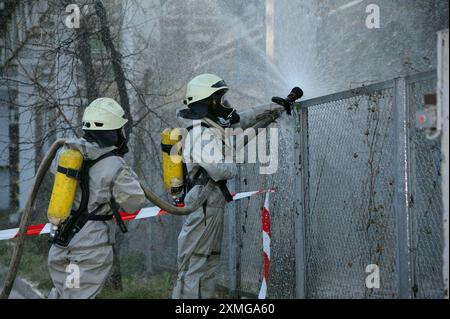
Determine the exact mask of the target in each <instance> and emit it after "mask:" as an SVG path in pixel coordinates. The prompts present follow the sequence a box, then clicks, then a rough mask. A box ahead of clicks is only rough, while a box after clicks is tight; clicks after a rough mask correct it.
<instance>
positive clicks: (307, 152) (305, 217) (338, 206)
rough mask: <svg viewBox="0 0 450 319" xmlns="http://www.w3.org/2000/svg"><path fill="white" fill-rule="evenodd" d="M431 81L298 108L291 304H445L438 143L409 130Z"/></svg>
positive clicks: (374, 88)
mask: <svg viewBox="0 0 450 319" xmlns="http://www.w3.org/2000/svg"><path fill="white" fill-rule="evenodd" d="M435 74H436V73H435V72H430V73H423V74H418V75H415V76H410V77H407V78H398V79H395V80H392V81H387V82H383V83H379V84H375V85H370V86H366V87H361V88H358V89H354V90H350V91H346V92H342V93H338V94H333V95H329V96H325V97H320V98H316V99H312V100H308V101H306V102H303V103H302V107H303V108H302V110H301V113H300V127H301V134H300V140H301V143H300V156H299V158H300V167H301V171H302V172H303V173H302V174H301V177H300V179H301V183H300V185H301V186H300V187H301V189H302V192H301V194H303V197H302V199H301V214H299V216H298V221H297V222H298V227H299V228H300V229H299V230H298V232H297V234H298V240H297V244H296V271H297V287H296V292H297V294H296V295H297V297H306V298H440V297H443V293H444V292H443V291H444V288H443V278H442V251H443V238H442V196H441V189H440V180H439V176H440V175H439V174H440V173H439V172H440V161H441V153H440V143H439V141H429V140H427V139H426V137H425V135H424V133H423V132H421V131H418V130H416V129H415V112H416V110H418V109H420V108H423V107H424V105H423V100H424V99H423V97H424V94H426V93H433V92H435V91H436V89H435V88H436V78H435ZM370 265H377V267H379V272H380V288H379V289H374V288H372V289H368V288H367V287H366V277H367V276H368V273H366V269H367V267H369V268H370ZM372 267H373V266H372ZM372 269H373V268H372ZM367 270H369V269H367Z"/></svg>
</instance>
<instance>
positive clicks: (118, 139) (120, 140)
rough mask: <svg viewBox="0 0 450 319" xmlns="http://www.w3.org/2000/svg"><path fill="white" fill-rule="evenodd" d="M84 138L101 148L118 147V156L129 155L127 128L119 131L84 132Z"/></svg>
mask: <svg viewBox="0 0 450 319" xmlns="http://www.w3.org/2000/svg"><path fill="white" fill-rule="evenodd" d="M83 138H84V139H85V140H86V141H88V142H91V143H92V142H95V143H97V144H98V145H99V146H100V147H102V148H103V147H111V146H116V147H117V154H118V155H120V156H123V155H125V154H126V153H128V151H129V149H128V146H127V142H128V140H127V138H126V132H125V127H122V128H120V129H118V130H106V131H94V130H84V136H83Z"/></svg>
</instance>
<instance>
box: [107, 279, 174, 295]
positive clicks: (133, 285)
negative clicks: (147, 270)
mask: <svg viewBox="0 0 450 319" xmlns="http://www.w3.org/2000/svg"><path fill="white" fill-rule="evenodd" d="M122 280H123V290H122V291H118V290H112V289H109V288H104V289H103V291H102V292H101V293H100V295H99V296H98V298H100V299H168V298H170V296H171V293H172V288H173V285H174V281H175V275H173V274H169V273H162V274H158V275H155V276H151V277H148V278H147V277H146V278H139V277H125V278H123V279H122Z"/></svg>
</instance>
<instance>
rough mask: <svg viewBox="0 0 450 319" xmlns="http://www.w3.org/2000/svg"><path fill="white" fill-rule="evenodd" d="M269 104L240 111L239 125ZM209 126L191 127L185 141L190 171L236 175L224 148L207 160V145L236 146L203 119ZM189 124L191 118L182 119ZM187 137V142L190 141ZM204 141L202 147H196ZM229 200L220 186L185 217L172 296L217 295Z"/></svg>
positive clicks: (215, 177) (189, 196)
mask: <svg viewBox="0 0 450 319" xmlns="http://www.w3.org/2000/svg"><path fill="white" fill-rule="evenodd" d="M268 110H270V108H263V109H249V110H247V111H246V112H243V113H240V114H239V115H240V118H241V122H240V125H239V126H240V127H241V128H243V129H246V128H247V127H249V126H250V125H252V123H254V122H255V119H256V114H257V113H262V112H264V111H268ZM202 122H204V123H206V124H208V125H209V126H210V128H205V127H201V128H198V129H195V128H194V129H192V130H191V131H190V132H189V136H188V137H187V138H186V139H185V143H184V145H183V158H184V159H190V160H192V162H194V163H187V164H186V166H187V170H188V172H192V171H193V170H194V171H195V170H196V169H198V166H201V167H203V168H204V169H205V170H206V172H207V173H208V175H209V176H210V178H212V179H213V180H214V181H216V182H217V181H223V180H230V179H233V178H234V177H235V176H236V174H237V166H236V164H235V163H234V162H233V163H226V162H225V161H224V159H225V154H226V153H224V152H222V153H218V152H213V153H214V155H215V156H214V157H215V158H214V159H213V161H211V158H208V161H207V162H204V158H202V150H203V149H204V147H205V146H206V145H209V147H211V144H215V146H216V147H217V148H222V146H223V148H224V150H226V148H229V147H234V146H233V145H229V144H228V143H225V144H224V143H223V142H222V141H223V133H224V132H223V129H222V128H221V127H220V126H218V125H217V124H215V123H214V122H212V121H210V120H209V119H203V120H202ZM181 123H183V124H185V125H186V127H187V126H189V125H192V121H189V122H187V121H186V120H181ZM205 132H206V134H208V135H207V136H211V137H212V138H211V139H209V140H208V139H204V140H203V139H202V138H201V134H205ZM187 141H188V142H187ZM197 143H199V144H201V146H202V147H201V148H199V147H196V146H198V145H199V144H197ZM202 188H203V186H201V185H197V186H195V187H194V188H192V190H191V191H190V192H189V193H188V194H187V196H186V198H185V203H186V204H187V205H189V204H191V203H192V202H193V201H194V200H195V199H196V198H197V197H198V195H199V194H200V193H201V191H202ZM225 205H226V200H225V198H224V195H223V194H222V191H221V190H220V189H219V188H218V187H217V188H216V189H215V190H214V191H213V192H212V193H211V195H210V196H209V197H208V200H207V204H206V209H205V211H204V210H203V208H200V209H198V210H197V211H195V212H194V213H192V214H190V215H188V216H187V217H186V219H185V222H184V224H183V227H182V229H181V232H180V235H179V237H178V276H177V281H176V285H175V288H174V290H173V293H172V298H173V299H211V298H214V297H215V276H216V270H217V266H218V264H219V261H220V254H221V247H222V234H223V223H224V211H225Z"/></svg>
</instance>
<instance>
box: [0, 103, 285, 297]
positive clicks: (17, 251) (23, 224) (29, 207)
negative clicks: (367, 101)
mask: <svg viewBox="0 0 450 319" xmlns="http://www.w3.org/2000/svg"><path fill="white" fill-rule="evenodd" d="M280 115H281V111H275V112H272V113H270V114H265V116H263V118H262V119H261V118H260V119H258V121H257V122H256V123H255V124H254V125H253V128H254V129H255V130H256V131H257V129H258V128H263V127H267V126H268V125H270V124H271V123H272V122H273V121H275V120H276V119H277V118H278V117H279V116H280ZM250 140H251V139H248V140H247V141H245V142H243V143H242V144H241V145H240V146H239V147H238V149H240V148H241V147H243V146H245V145H246V144H247V143H248V141H250ZM64 143H65V140H63V139H60V140H57V141H56V142H55V143H53V145H52V146H51V147H50V149H49V151H48V152H47V154H46V155H45V157H44V159H43V160H42V162H41V164H40V165H39V168H38V170H37V173H36V178H35V180H34V183H33V188H32V190H31V193H30V195H29V196H28V200H27V204H26V206H25V211H24V213H23V215H22V218H21V220H20V226H19V233H18V238H17V243H16V246H15V247H14V251H13V255H12V258H11V262H10V265H9V270H8V273H7V274H6V277H5V284H4V286H3V289H2V292H1V294H0V299H8V297H9V295H10V293H11V290H12V287H13V285H14V281H15V279H16V276H17V271H18V269H19V265H20V261H21V258H22V255H23V248H24V241H25V235H26V230H27V225H28V221H29V219H30V216H31V213H32V211H33V207H34V203H35V201H36V197H37V194H38V191H39V188H40V186H41V184H42V181H43V180H44V177H45V174H46V173H47V171H48V170H49V168H50V166H51V164H52V161H53V159H54V158H55V156H56V153H57V152H58V150H59V149H60V148H61V147H62V146H64ZM141 187H142V189H143V190H144V194H145V196H146V198H147V199H148V200H150V201H151V202H152V203H154V204H155V205H157V206H158V207H159V208H161V209H163V210H165V211H167V212H168V213H169V214H172V215H176V216H185V215H189V214H191V213H193V212H195V211H196V210H197V209H199V208H200V207H202V205H203V203H204V202H205V201H206V200H207V198H208V197H209V195H210V193H211V192H212V191H213V190H214V188H215V187H217V183H216V182H214V181H212V180H211V181H209V182H208V183H207V184H206V186H205V187H204V188H203V190H202V192H201V193H200V195H199V197H198V198H197V200H196V201H195V202H194V203H192V204H191V205H190V206H188V207H183V208H182V207H176V206H173V205H171V204H169V203H167V202H166V201H165V200H164V199H162V198H161V197H159V196H158V195H156V193H154V192H153V191H152V190H151V189H149V188H147V187H144V186H143V185H142V184H141Z"/></svg>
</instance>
